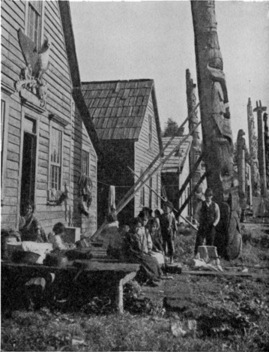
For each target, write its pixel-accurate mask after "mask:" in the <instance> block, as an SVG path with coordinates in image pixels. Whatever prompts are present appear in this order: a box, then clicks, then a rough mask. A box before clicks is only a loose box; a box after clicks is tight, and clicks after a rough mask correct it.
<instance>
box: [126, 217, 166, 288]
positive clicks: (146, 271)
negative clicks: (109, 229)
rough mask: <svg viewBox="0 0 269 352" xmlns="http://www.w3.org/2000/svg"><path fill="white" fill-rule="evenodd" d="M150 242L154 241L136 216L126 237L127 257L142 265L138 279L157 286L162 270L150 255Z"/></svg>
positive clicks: (127, 259) (130, 260) (129, 260)
mask: <svg viewBox="0 0 269 352" xmlns="http://www.w3.org/2000/svg"><path fill="white" fill-rule="evenodd" d="M150 243H152V242H151V241H148V236H147V235H146V232H145V229H144V227H143V224H142V221H141V219H140V218H136V219H135V220H134V223H133V226H132V228H131V230H130V232H128V233H127V234H126V236H125V238H124V249H125V253H124V254H125V259H126V261H128V262H132V263H138V264H140V265H141V268H140V270H139V272H138V277H137V279H138V281H140V282H141V283H143V282H147V283H149V284H151V285H153V286H157V285H158V281H159V280H160V278H161V275H162V271H161V268H160V265H159V264H158V262H157V260H156V259H155V258H154V257H152V256H151V255H150V252H151V247H150Z"/></svg>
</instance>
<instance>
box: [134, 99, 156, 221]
mask: <svg viewBox="0 0 269 352" xmlns="http://www.w3.org/2000/svg"><path fill="white" fill-rule="evenodd" d="M149 116H151V118H152V143H151V148H149ZM159 153H160V145H159V139H158V132H157V125H156V116H155V113H154V110H153V103H152V96H150V99H149V101H148V105H147V109H146V114H145V118H144V121H143V125H142V128H141V131H140V135H139V139H138V141H137V142H135V172H136V174H137V175H139V176H140V173H141V169H142V170H143V171H145V170H146V168H147V167H148V166H149V164H150V163H151V161H152V160H153V159H154V158H155V157H156V156H157V155H158V154H159ZM157 165H158V162H156V163H155V164H154V166H153V167H152V169H151V171H153V170H154V168H155V167H157ZM160 172H161V170H160V169H158V171H156V173H155V174H154V175H153V176H152V188H153V189H154V190H155V191H157V192H158V194H160V186H161V182H160ZM157 177H158V179H159V181H157ZM146 184H147V185H148V186H149V184H150V183H149V180H148V181H147V182H146ZM157 186H158V188H157ZM144 193H145V204H144V205H145V206H148V207H150V208H155V207H156V208H157V207H158V205H159V204H160V203H159V201H157V199H156V195H155V194H154V193H152V197H151V204H149V201H150V190H149V188H148V187H146V186H144ZM142 206H143V205H142V204H141V203H140V192H137V194H136V196H135V214H136V215H137V214H138V212H139V211H140V210H141V207H142Z"/></svg>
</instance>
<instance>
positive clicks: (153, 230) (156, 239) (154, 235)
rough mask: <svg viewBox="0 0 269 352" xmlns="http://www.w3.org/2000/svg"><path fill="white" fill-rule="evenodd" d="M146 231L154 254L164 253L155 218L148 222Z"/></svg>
mask: <svg viewBox="0 0 269 352" xmlns="http://www.w3.org/2000/svg"><path fill="white" fill-rule="evenodd" d="M148 229H149V233H150V236H151V239H152V250H153V251H155V252H161V253H164V249H163V245H162V237H161V232H160V229H159V226H158V222H157V219H156V218H153V219H151V220H150V221H149V225H148Z"/></svg>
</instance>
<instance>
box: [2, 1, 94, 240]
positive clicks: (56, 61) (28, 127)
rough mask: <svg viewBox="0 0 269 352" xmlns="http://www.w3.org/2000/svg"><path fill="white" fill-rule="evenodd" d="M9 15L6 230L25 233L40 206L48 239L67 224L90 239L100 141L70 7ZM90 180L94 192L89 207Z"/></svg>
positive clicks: (5, 28)
mask: <svg viewBox="0 0 269 352" xmlns="http://www.w3.org/2000/svg"><path fill="white" fill-rule="evenodd" d="M1 8H2V12H1V29H2V31H1V35H2V41H1V49H2V80H1V93H2V94H1V127H2V131H1V132H2V143H1V148H2V149H1V156H2V159H1V160H2V165H1V166H2V168H1V188H2V193H1V203H2V228H4V227H9V228H10V227H11V228H18V223H19V217H20V215H21V213H22V212H23V208H24V204H25V203H26V202H27V201H32V202H34V203H35V206H36V210H35V214H36V217H37V219H38V220H40V223H41V225H42V226H43V228H44V229H45V231H46V232H48V231H51V229H52V226H53V225H54V224H55V223H56V222H63V223H64V224H65V225H67V226H74V227H79V228H81V229H82V230H83V232H84V233H86V234H90V233H92V232H93V231H95V229H96V226H97V223H96V216H97V215H96V208H97V187H96V185H97V152H98V138H97V135H96V133H95V131H94V128H93V126H92V122H91V120H90V117H89V114H88V110H87V108H85V103H84V101H83V97H82V93H81V90H80V76H79V69H78V63H77V57H76V51H75V43H74V36H73V31H72V23H71V15H70V8H69V3H68V2H66V1H2V3H1ZM82 181H83V182H84V184H85V183H87V182H88V184H89V185H90V189H89V188H88V190H87V192H88V197H89V198H91V205H90V207H88V208H87V206H88V205H89V203H90V201H88V204H86V207H85V202H84V203H83V200H85V197H84V199H83V197H82V193H83V189H82V188H83V187H82V186H81V184H82V183H83V182H82ZM86 198H87V197H86ZM87 212H88V214H87ZM82 213H83V214H82Z"/></svg>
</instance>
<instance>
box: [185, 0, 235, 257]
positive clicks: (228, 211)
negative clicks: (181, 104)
mask: <svg viewBox="0 0 269 352" xmlns="http://www.w3.org/2000/svg"><path fill="white" fill-rule="evenodd" d="M191 9H192V18H193V27H194V39H195V54H196V69H197V80H198V92H199V98H200V108H201V122H202V135H203V152H204V153H205V158H204V161H205V164H206V170H207V171H208V177H207V184H208V187H210V188H211V189H213V193H214V200H215V201H216V202H217V203H218V204H219V206H220V211H221V221H220V225H219V226H218V227H217V229H216V230H217V237H216V244H217V243H218V242H222V246H221V248H218V251H219V252H221V253H222V254H223V255H225V254H226V255H227V256H228V257H229V258H231V259H232V258H236V257H237V256H238V255H239V254H240V252H241V242H242V239H241V234H240V230H239V218H238V210H239V202H238V191H237V189H236V188H233V137H232V130H231V119H230V118H231V116H230V110H229V101H228V91H227V86H226V79H225V74H224V72H223V60H222V55H221V52H220V46H219V41H218V34H217V22H216V15H215V2H214V1H191Z"/></svg>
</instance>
